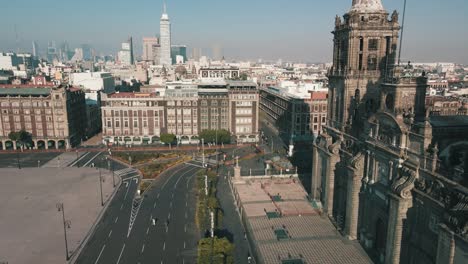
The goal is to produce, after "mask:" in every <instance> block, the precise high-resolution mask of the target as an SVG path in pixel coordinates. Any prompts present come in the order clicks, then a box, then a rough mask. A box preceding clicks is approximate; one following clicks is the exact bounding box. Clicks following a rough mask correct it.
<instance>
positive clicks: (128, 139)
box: [124, 137, 132, 141]
mask: <svg viewBox="0 0 468 264" xmlns="http://www.w3.org/2000/svg"><path fill="white" fill-rule="evenodd" d="M124 141H132V138H131V137H125V138H124Z"/></svg>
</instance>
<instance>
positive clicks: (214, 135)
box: [200, 129, 231, 144]
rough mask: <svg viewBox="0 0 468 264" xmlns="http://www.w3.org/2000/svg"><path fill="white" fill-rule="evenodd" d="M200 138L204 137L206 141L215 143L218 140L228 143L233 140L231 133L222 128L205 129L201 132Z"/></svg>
mask: <svg viewBox="0 0 468 264" xmlns="http://www.w3.org/2000/svg"><path fill="white" fill-rule="evenodd" d="M200 138H202V139H203V140H204V141H205V143H215V142H218V144H221V143H224V144H228V143H230V142H231V133H229V131H227V130H225V129H220V130H210V129H207V130H203V131H202V132H201V133H200Z"/></svg>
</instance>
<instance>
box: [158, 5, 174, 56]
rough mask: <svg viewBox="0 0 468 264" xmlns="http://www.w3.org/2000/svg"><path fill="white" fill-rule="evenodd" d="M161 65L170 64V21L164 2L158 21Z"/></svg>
mask: <svg viewBox="0 0 468 264" xmlns="http://www.w3.org/2000/svg"><path fill="white" fill-rule="evenodd" d="M160 34H161V37H160V44H161V63H160V64H161V65H171V64H172V59H171V22H170V21H169V16H168V15H167V12H166V4H165V3H164V10H163V14H162V16H161V22H160Z"/></svg>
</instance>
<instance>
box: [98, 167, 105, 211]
mask: <svg viewBox="0 0 468 264" xmlns="http://www.w3.org/2000/svg"><path fill="white" fill-rule="evenodd" d="M98 170H99V187H100V189H101V206H104V199H103V197H102V175H101V168H98Z"/></svg>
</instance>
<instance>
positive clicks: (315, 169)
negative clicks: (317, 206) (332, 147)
mask: <svg viewBox="0 0 468 264" xmlns="http://www.w3.org/2000/svg"><path fill="white" fill-rule="evenodd" d="M312 155H313V156H312V183H311V184H312V186H311V189H310V190H311V196H312V199H313V200H319V199H320V195H319V188H320V185H321V184H320V182H321V181H320V177H322V175H321V173H320V171H321V170H322V169H324V168H322V163H321V162H319V157H318V155H319V152H318V151H317V146H316V145H315V144H314V146H313V147H312Z"/></svg>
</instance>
